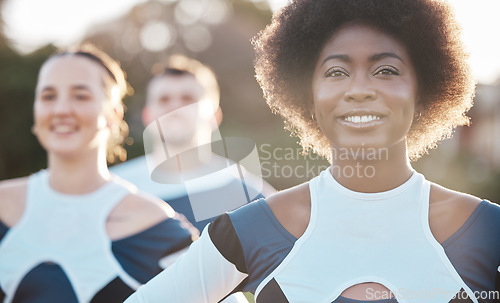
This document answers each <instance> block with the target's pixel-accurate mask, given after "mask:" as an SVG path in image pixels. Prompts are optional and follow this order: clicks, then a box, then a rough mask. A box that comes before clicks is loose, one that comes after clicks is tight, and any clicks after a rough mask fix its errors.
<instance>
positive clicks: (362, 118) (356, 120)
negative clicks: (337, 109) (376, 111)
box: [344, 115, 380, 123]
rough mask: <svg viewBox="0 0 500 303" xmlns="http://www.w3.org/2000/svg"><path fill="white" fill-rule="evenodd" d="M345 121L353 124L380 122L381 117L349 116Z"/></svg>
mask: <svg viewBox="0 0 500 303" xmlns="http://www.w3.org/2000/svg"><path fill="white" fill-rule="evenodd" d="M344 120H345V121H347V122H352V123H368V122H371V121H374V120H380V117H379V116H373V115H366V116H347V117H344Z"/></svg>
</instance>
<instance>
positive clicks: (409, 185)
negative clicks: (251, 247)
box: [256, 170, 477, 303]
mask: <svg viewBox="0 0 500 303" xmlns="http://www.w3.org/2000/svg"><path fill="white" fill-rule="evenodd" d="M309 186H310V191H311V217H310V221H309V225H308V227H307V229H306V231H305V232H304V234H303V235H302V236H301V237H300V238H299V239H298V240H297V241H296V243H295V245H294V247H293V248H292V250H291V251H290V253H289V254H288V255H287V256H286V258H285V259H284V260H283V262H282V263H281V264H280V265H279V266H278V267H277V268H276V269H275V270H274V271H273V272H272V273H271V274H270V275H269V276H267V277H266V278H265V279H264V280H263V281H262V282H261V283H260V285H259V286H258V287H257V291H256V297H257V298H258V295H259V292H260V291H261V290H262V288H263V287H264V286H265V285H266V284H267V283H268V282H269V281H270V280H271V279H273V278H274V279H275V280H276V282H277V283H278V284H279V286H280V287H281V290H282V291H283V293H284V294H285V295H286V297H287V298H289V300H290V301H291V302H294V303H300V302H328V303H330V302H332V301H334V300H335V299H336V298H337V297H338V296H340V294H341V293H342V292H343V291H344V290H345V289H347V288H349V287H351V286H353V285H355V284H359V283H363V282H376V283H380V284H382V285H384V286H385V287H387V288H388V289H389V290H390V291H392V292H393V293H394V295H395V296H396V298H397V300H398V302H400V303H404V302H428V303H443V302H449V301H450V300H451V299H452V298H453V296H455V295H456V294H457V293H458V292H459V291H460V289H462V288H463V289H464V290H466V291H467V293H468V294H469V297H470V298H472V300H473V301H474V302H477V300H476V298H475V297H474V295H473V293H472V291H471V290H470V289H469V287H468V286H467V285H466V284H465V283H464V282H463V281H462V279H461V278H460V276H459V275H458V273H457V272H456V270H455V269H454V267H453V266H452V264H451V262H450V261H449V259H448V257H447V256H446V254H445V252H444V249H443V247H442V246H441V245H440V244H439V243H438V242H437V241H436V239H435V238H434V237H433V235H432V234H431V230H430V228H429V216H428V211H429V193H430V182H429V181H427V180H425V178H424V176H423V175H421V174H419V173H417V172H413V175H412V176H411V178H410V179H409V180H408V181H407V182H405V183H404V184H402V185H401V186H399V187H397V188H395V189H392V190H389V191H386V192H380V193H360V192H354V191H351V190H349V189H347V188H345V187H343V186H342V185H340V184H339V183H338V182H337V181H336V180H335V179H334V178H333V177H332V175H331V173H330V170H325V171H323V172H322V173H321V174H320V176H318V177H316V178H314V179H312V180H311V181H310V183H309Z"/></svg>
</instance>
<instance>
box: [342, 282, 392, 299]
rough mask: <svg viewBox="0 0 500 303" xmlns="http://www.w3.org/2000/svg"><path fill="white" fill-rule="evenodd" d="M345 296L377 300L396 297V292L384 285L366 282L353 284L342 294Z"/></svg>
mask: <svg viewBox="0 0 500 303" xmlns="http://www.w3.org/2000/svg"><path fill="white" fill-rule="evenodd" d="M340 295H341V296H342V297H344V298H348V299H353V300H363V301H376V300H384V299H390V298H394V294H393V293H392V292H391V291H390V290H389V289H388V288H387V287H385V286H384V285H382V284H379V283H375V282H366V283H359V284H356V285H353V286H351V287H349V288H347V289H346V290H344V291H343V292H342V294H340Z"/></svg>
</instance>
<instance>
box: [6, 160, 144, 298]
mask: <svg viewBox="0 0 500 303" xmlns="http://www.w3.org/2000/svg"><path fill="white" fill-rule="evenodd" d="M48 179H49V178H48V171H46V170H43V171H40V172H38V173H36V174H34V175H32V176H30V177H29V180H28V191H27V196H26V205H25V209H24V212H23V215H22V217H21V219H20V221H19V222H18V223H17V224H16V225H14V226H13V227H12V228H10V229H9V231H8V232H7V234H6V235H5V237H4V238H3V240H2V241H1V242H0V273H1V275H0V285H2V288H3V290H4V292H5V293H6V300H5V302H10V301H11V300H12V298H13V296H14V294H15V291H16V289H17V287H18V285H19V283H20V282H21V281H22V279H23V278H24V277H25V276H26V274H28V273H29V272H30V270H32V269H33V268H35V267H36V266H37V265H39V264H41V263H44V262H53V263H56V264H58V265H59V266H61V268H62V269H63V270H64V272H65V273H66V275H67V277H68V279H69V280H70V282H71V284H72V287H73V289H74V291H75V293H76V296H77V298H78V301H79V302H89V301H90V300H91V299H92V297H93V296H94V295H95V294H96V292H98V291H99V290H100V289H101V288H102V287H103V286H105V285H107V284H108V283H109V282H111V281H112V280H113V279H114V278H116V277H117V276H118V277H119V278H121V279H122V281H123V282H125V283H126V284H127V285H128V286H130V287H131V288H133V289H137V288H138V287H139V285H140V283H139V282H137V281H136V280H135V279H134V278H132V277H131V276H130V275H129V274H127V273H126V272H125V271H124V270H123V268H122V267H121V266H120V264H119V262H118V261H117V260H116V258H115V257H114V256H113V253H112V250H111V240H110V239H109V237H108V234H107V232H106V219H107V217H108V215H109V213H110V212H111V210H112V209H113V207H115V206H116V205H117V204H118V203H119V202H120V201H121V200H122V199H123V198H124V197H125V196H126V195H128V194H129V193H130V192H131V191H132V190H134V188H133V187H130V185H128V184H126V185H124V184H121V181H120V180H118V179H117V178H114V179H113V180H112V181H110V182H108V183H107V184H106V185H104V186H102V187H101V188H99V189H98V190H96V191H94V192H92V193H89V194H84V195H68V194H62V193H58V192H56V191H54V190H53V189H52V188H51V187H50V185H49V180H48Z"/></svg>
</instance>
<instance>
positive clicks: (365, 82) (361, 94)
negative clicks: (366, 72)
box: [344, 75, 377, 102]
mask: <svg viewBox="0 0 500 303" xmlns="http://www.w3.org/2000/svg"><path fill="white" fill-rule="evenodd" d="M351 79H352V80H351V82H350V84H349V87H348V88H347V90H346V92H345V94H344V100H345V101H356V102H363V101H372V100H375V98H376V96H377V94H376V92H375V90H374V89H373V87H372V86H371V85H370V79H369V78H368V77H367V76H361V75H359V76H354V77H352V78H351Z"/></svg>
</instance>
